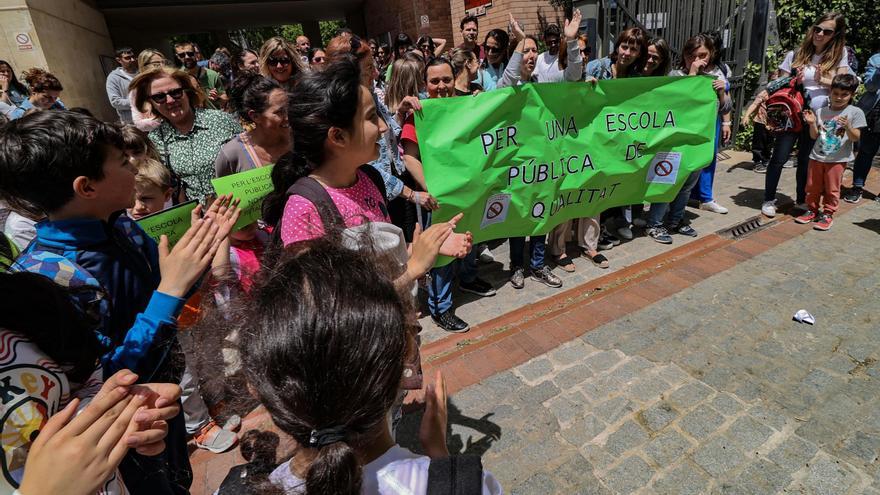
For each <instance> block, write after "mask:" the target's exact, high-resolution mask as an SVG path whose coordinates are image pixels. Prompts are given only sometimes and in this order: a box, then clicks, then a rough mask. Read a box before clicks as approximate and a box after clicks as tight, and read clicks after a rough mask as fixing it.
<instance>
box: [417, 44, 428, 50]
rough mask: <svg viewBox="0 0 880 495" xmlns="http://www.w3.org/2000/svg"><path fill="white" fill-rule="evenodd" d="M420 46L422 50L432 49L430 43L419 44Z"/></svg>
mask: <svg viewBox="0 0 880 495" xmlns="http://www.w3.org/2000/svg"><path fill="white" fill-rule="evenodd" d="M419 48H421V49H422V50H430V49H431V45H428V44H424V45H419Z"/></svg>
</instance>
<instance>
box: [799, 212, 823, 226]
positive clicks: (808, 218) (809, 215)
mask: <svg viewBox="0 0 880 495" xmlns="http://www.w3.org/2000/svg"><path fill="white" fill-rule="evenodd" d="M818 216H819V215H818V214H817V213H816V212H815V211H808V212H806V213H804V214H803V215H801V216H799V217H797V218H795V219H794V221H795V223H810V222H814V221H815V220H816V217H818Z"/></svg>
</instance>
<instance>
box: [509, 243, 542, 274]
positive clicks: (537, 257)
mask: <svg viewBox="0 0 880 495" xmlns="http://www.w3.org/2000/svg"><path fill="white" fill-rule="evenodd" d="M509 240H510V268H511V270H516V269H517V268H525V267H526V261H525V255H526V238H525V237H511V238H510V239H509ZM546 245H547V236H546V235H533V236H531V237H530V240H529V265H530V267H531V268H532V269H533V270H540V269H541V268H544V250H545V248H546Z"/></svg>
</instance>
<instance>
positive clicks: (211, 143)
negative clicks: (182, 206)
mask: <svg viewBox="0 0 880 495" xmlns="http://www.w3.org/2000/svg"><path fill="white" fill-rule="evenodd" d="M195 112H196V118H195V122H194V123H193V128H192V130H191V131H189V132H188V133H187V134H181V133H180V132H178V131H177V129H175V128H174V126H172V125H171V124H169V123H168V121H164V122H162V125H160V126H159V127H158V128H156V129H154V130H153V131H152V132H150V139H151V140H152V141H153V143H155V144H156V149H157V150H159V154H160V155H164V154H165V153H166V152H167V153H168V154H169V155H170V158H171V168H172V169H173V170H174V172H176V173H177V175H178V176H180V178H181V179H182V180H183V182H185V183H186V186H187V187H186V194H187V196H188V197H189V199H197V200H199V201H201V202H204V200H205V196H209V195H213V194H214V187H213V186H211V179H212V178H214V160H215V159H216V158H217V154H218V153H220V147H221V146H223V144H224V143H226V141H229V140H230V139H232V138H233V137H235V136H236V135H238V134H239V133H240V132H242V129H241V125H239V123H238V122H236V121H235V119H234V118H233V117H232V116H231V115H230V114H228V113H224V112H221V111H219V110H206V109H202V108H197V109H196V110H195Z"/></svg>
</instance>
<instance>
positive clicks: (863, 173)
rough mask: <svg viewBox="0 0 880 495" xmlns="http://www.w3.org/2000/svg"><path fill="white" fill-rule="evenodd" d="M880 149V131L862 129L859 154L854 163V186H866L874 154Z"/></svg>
mask: <svg viewBox="0 0 880 495" xmlns="http://www.w3.org/2000/svg"><path fill="white" fill-rule="evenodd" d="M878 150H880V132H867V130H866V129H863V130H862V139H861V140H860V141H859V154H858V155H856V161H855V163H853V187H865V181H866V180H868V172H870V171H871V162H872V161H873V160H874V155H876V154H877V151H878Z"/></svg>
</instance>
